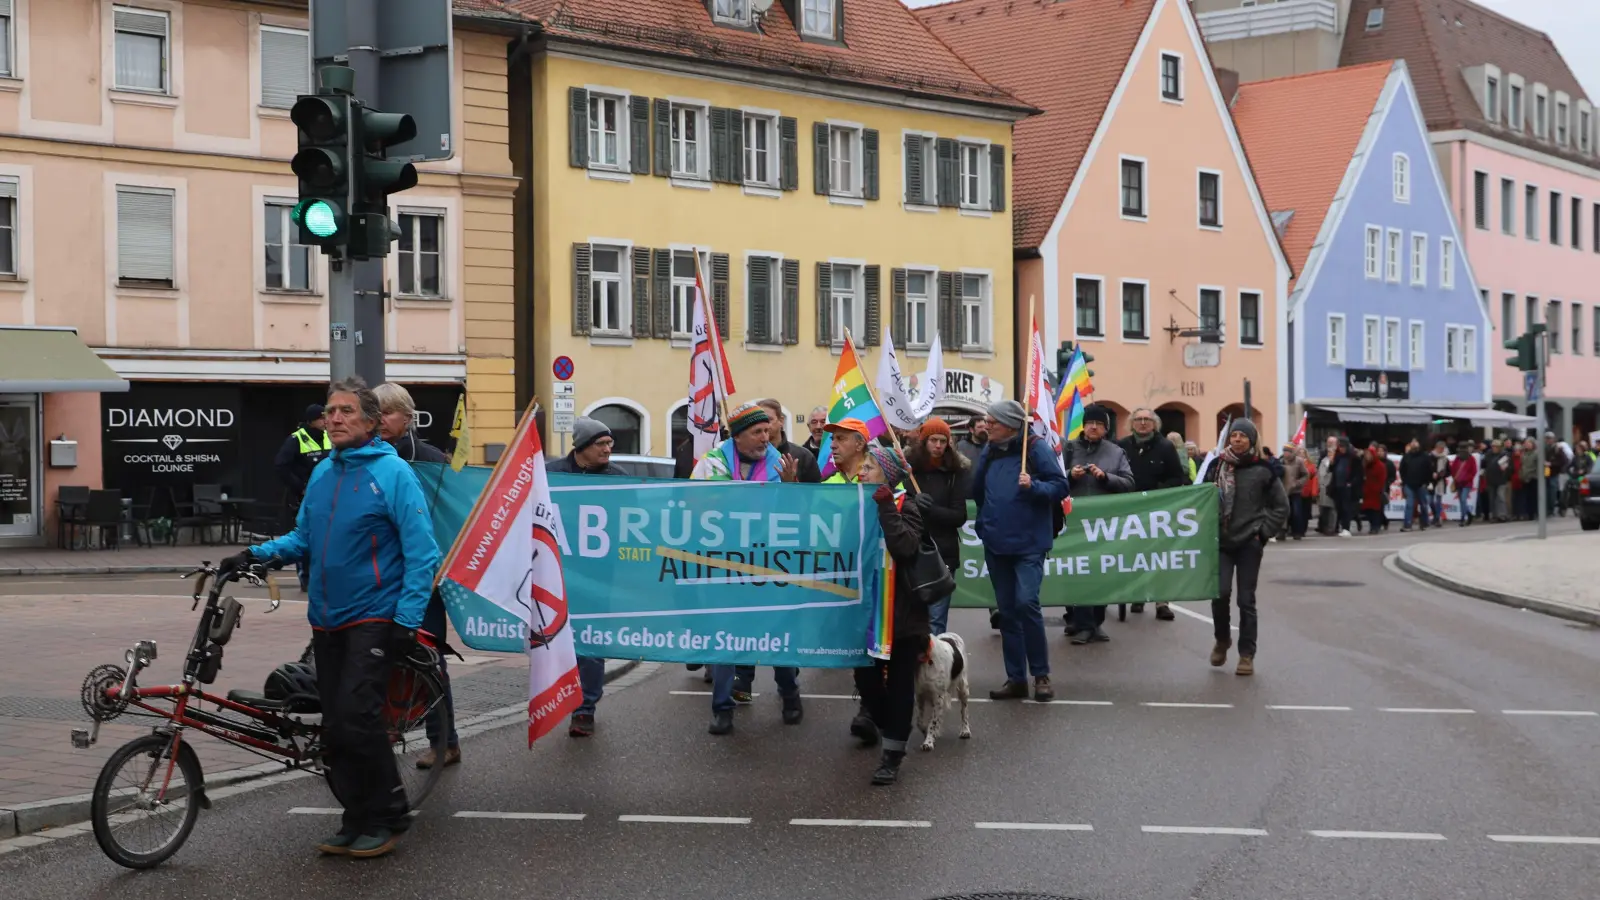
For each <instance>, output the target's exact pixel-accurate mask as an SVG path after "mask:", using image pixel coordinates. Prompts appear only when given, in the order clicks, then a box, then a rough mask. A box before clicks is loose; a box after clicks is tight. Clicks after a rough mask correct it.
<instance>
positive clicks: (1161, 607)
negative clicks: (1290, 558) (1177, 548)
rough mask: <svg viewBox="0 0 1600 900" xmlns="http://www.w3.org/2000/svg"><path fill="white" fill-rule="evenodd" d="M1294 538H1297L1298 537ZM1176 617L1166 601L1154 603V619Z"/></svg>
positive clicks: (1164, 620)
mask: <svg viewBox="0 0 1600 900" xmlns="http://www.w3.org/2000/svg"><path fill="white" fill-rule="evenodd" d="M1296 540H1298V538H1297V539H1296ZM1176 618H1178V616H1177V614H1176V613H1174V612H1173V611H1172V606H1171V605H1170V604H1166V603H1157V604H1156V619H1157V620H1158V621H1161V622H1171V621H1172V620H1174V619H1176Z"/></svg>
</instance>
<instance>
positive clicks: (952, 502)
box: [910, 448, 972, 572]
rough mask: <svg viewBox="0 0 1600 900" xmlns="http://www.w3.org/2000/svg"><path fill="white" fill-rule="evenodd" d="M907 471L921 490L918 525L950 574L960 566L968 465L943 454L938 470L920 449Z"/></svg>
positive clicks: (955, 455)
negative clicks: (931, 542)
mask: <svg viewBox="0 0 1600 900" xmlns="http://www.w3.org/2000/svg"><path fill="white" fill-rule="evenodd" d="M910 461H911V470H912V472H913V473H915V474H916V476H917V485H918V486H919V487H921V488H922V493H921V494H920V495H919V496H920V497H926V498H927V499H926V500H921V499H919V500H918V501H917V503H918V511H919V512H921V514H922V525H923V527H924V528H926V529H927V531H928V534H929V535H931V536H932V537H933V543H934V544H935V545H936V546H938V548H939V556H940V557H941V558H943V559H944V562H945V565H947V566H949V567H950V570H951V571H952V572H953V571H955V570H956V568H957V567H958V566H960V564H961V526H962V525H965V524H967V482H968V480H969V479H970V478H971V477H972V464H971V463H969V462H967V458H966V457H965V456H962V455H961V454H960V453H957V452H955V451H954V450H946V451H945V454H944V457H943V458H942V459H941V460H940V464H939V465H938V466H933V465H930V463H929V461H928V459H927V457H926V455H925V454H923V453H922V452H921V449H920V448H916V449H913V450H912V451H911V460H910Z"/></svg>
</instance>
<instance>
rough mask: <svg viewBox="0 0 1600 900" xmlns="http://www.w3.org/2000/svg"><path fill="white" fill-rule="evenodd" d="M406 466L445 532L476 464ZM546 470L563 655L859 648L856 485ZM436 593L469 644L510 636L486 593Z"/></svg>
mask: <svg viewBox="0 0 1600 900" xmlns="http://www.w3.org/2000/svg"><path fill="white" fill-rule="evenodd" d="M417 469H418V476H419V478H420V480H421V481H422V484H423V488H424V491H425V493H427V494H428V495H429V496H431V497H432V498H433V503H432V507H433V522H434V534H435V537H436V539H437V540H438V541H439V543H440V546H442V547H448V546H450V545H451V544H453V543H454V541H455V537H456V534H457V533H458V532H459V531H460V530H461V528H462V526H463V523H464V522H465V521H466V520H467V517H468V515H469V514H470V513H471V510H472V507H473V503H474V501H475V500H476V499H477V497H478V495H479V494H480V493H481V492H482V491H483V490H484V487H485V485H486V484H487V482H488V479H489V473H490V470H489V469H487V468H483V467H476V466H469V467H467V468H465V469H463V470H462V471H461V472H454V471H451V470H450V469H449V467H448V466H444V465H442V464H418V465H417ZM549 483H550V496H551V500H552V502H553V504H554V506H555V507H556V512H557V518H558V520H559V522H560V529H559V532H558V534H557V541H558V543H559V545H560V549H561V557H562V574H563V577H564V579H565V583H566V596H567V601H568V605H569V609H570V617H571V628H572V630H573V634H574V636H575V638H576V640H577V651H578V655H580V656H598V657H613V658H625V659H646V660H655V661H661V662H689V663H705V664H712V663H736V664H746V665H755V664H760V665H777V666H805V667H808V668H845V667H853V666H860V665H865V664H866V663H868V662H869V659H868V657H867V655H866V648H867V647H868V645H869V641H870V639H871V636H872V630H873V628H874V626H875V624H876V621H877V616H878V613H879V609H878V606H877V604H876V602H875V597H876V595H877V593H878V591H877V587H878V581H879V575H880V570H881V564H882V546H883V532H882V530H881V529H880V528H879V526H878V519H877V516H876V515H875V514H873V513H872V510H871V505H870V504H869V503H868V502H867V498H866V496H865V494H864V493H863V492H862V490H861V489H860V488H859V487H856V486H837V487H834V486H817V485H798V484H752V483H748V482H704V481H671V480H657V479H635V478H609V477H596V476H582V475H564V474H558V473H551V474H550V475H549ZM446 584H447V585H449V584H450V583H449V582H446ZM864 584H865V588H866V590H865V592H864V591H863V585H864ZM446 601H447V602H446V609H447V610H448V612H449V614H450V617H451V622H452V624H454V625H455V628H456V631H457V633H458V634H460V635H461V637H462V640H463V641H465V642H466V644H467V645H468V646H469V647H473V648H475V649H479V650H504V651H513V652H521V651H522V650H524V649H525V647H526V631H525V628H524V626H523V625H522V623H521V622H520V621H518V620H517V619H516V618H514V617H513V616H511V615H510V614H508V613H507V612H505V611H504V610H503V609H501V608H500V607H498V606H496V605H494V604H492V603H490V602H488V601H487V600H485V599H484V598H482V597H478V596H476V595H474V594H472V593H471V592H470V591H460V590H457V591H449V592H447V597H446Z"/></svg>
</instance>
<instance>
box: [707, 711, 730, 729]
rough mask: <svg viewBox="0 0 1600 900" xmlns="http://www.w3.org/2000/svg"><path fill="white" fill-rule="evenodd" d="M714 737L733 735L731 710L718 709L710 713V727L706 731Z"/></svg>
mask: <svg viewBox="0 0 1600 900" xmlns="http://www.w3.org/2000/svg"><path fill="white" fill-rule="evenodd" d="M706 730H707V731H709V732H711V733H712V734H715V735H724V734H732V733H733V710H731V709H719V710H715V711H713V712H712V713H711V727H710V728H707V729H706Z"/></svg>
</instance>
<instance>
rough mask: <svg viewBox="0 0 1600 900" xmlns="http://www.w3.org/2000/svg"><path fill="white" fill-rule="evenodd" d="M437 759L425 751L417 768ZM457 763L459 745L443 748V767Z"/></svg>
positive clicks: (459, 762)
mask: <svg viewBox="0 0 1600 900" xmlns="http://www.w3.org/2000/svg"><path fill="white" fill-rule="evenodd" d="M589 722H590V725H591V727H592V726H593V723H594V717H593V716H590V717H589ZM438 761H439V758H438V757H437V756H435V755H434V753H433V751H432V750H429V751H428V752H427V753H424V754H422V755H421V756H419V757H417V768H419V769H431V768H433V765H434V763H436V762H438ZM459 765H461V748H460V747H451V748H449V749H447V750H445V751H444V766H445V768H449V767H450V766H459Z"/></svg>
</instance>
